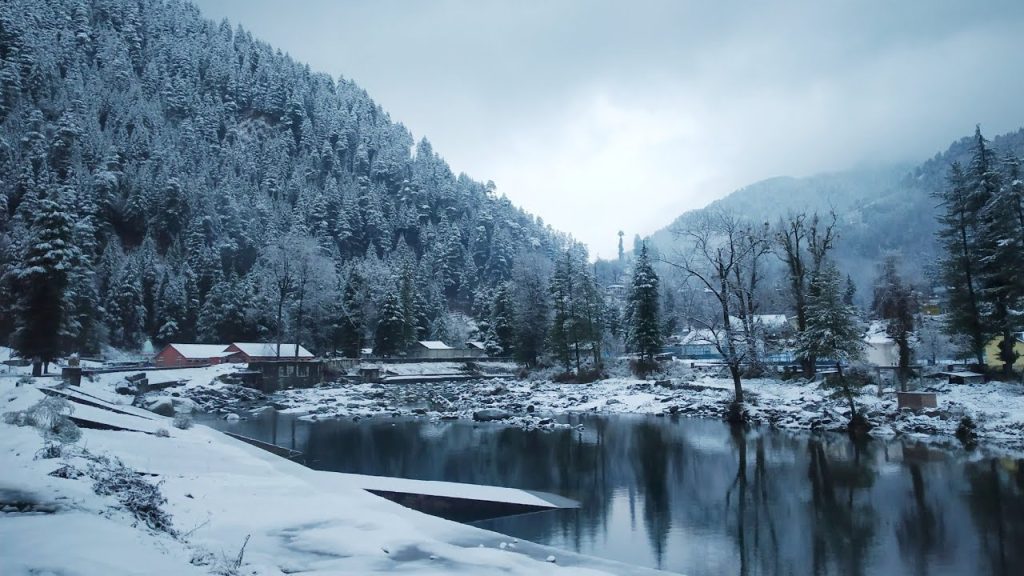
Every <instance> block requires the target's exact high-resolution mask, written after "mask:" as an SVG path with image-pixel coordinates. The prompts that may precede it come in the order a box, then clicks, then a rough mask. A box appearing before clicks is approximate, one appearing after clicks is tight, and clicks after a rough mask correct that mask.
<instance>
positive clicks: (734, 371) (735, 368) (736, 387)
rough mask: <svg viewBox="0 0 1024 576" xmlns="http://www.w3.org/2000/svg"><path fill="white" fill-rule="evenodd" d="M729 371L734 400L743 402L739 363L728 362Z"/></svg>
mask: <svg viewBox="0 0 1024 576" xmlns="http://www.w3.org/2000/svg"><path fill="white" fill-rule="evenodd" d="M729 373H730V374H731V375H732V387H733V391H734V392H735V393H736V401H737V402H743V384H742V383H741V382H740V366H739V364H729Z"/></svg>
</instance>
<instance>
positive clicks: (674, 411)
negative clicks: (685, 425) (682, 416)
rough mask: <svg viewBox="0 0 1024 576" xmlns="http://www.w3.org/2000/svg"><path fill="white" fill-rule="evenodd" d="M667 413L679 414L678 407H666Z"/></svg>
mask: <svg viewBox="0 0 1024 576" xmlns="http://www.w3.org/2000/svg"><path fill="white" fill-rule="evenodd" d="M668 413H669V414H679V406H676V405H675V404H673V405H672V406H669V407H668Z"/></svg>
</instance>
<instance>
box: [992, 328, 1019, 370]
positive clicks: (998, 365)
mask: <svg viewBox="0 0 1024 576" xmlns="http://www.w3.org/2000/svg"><path fill="white" fill-rule="evenodd" d="M1002 342H1003V337H1002V336H996V337H995V338H993V339H991V340H989V341H988V344H986V345H985V364H987V365H988V366H989V367H990V368H994V369H996V370H1001V369H1002V368H1003V361H1002V360H1000V359H999V344H1001V343H1002ZM1013 350H1014V351H1015V352H1016V353H1017V361H1016V362H1014V363H1013V369H1014V370H1024V332H1018V333H1017V343H1016V344H1014V346H1013Z"/></svg>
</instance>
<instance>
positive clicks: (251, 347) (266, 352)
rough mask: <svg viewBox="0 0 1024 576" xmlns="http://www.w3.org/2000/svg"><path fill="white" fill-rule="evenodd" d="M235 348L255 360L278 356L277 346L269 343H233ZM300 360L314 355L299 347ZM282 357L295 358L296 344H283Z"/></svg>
mask: <svg viewBox="0 0 1024 576" xmlns="http://www.w3.org/2000/svg"><path fill="white" fill-rule="evenodd" d="M231 344H232V345H233V346H235V347H236V348H238V349H239V350H241V351H242V353H243V354H245V355H246V356H251V357H253V358H268V357H276V356H277V344H276V343H269V342H232V343H231ZM298 356H299V358H312V357H313V353H312V352H310V351H309V350H306V349H305V348H304V347H302V346H299V354H298ZM281 357H282V358H285V357H289V358H294V357H295V344H294V343H291V344H286V343H284V342H282V343H281Z"/></svg>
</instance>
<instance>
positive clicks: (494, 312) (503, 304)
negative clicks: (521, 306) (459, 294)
mask: <svg viewBox="0 0 1024 576" xmlns="http://www.w3.org/2000/svg"><path fill="white" fill-rule="evenodd" d="M514 313H515V304H514V302H513V300H512V286H511V285H510V283H509V282H502V283H501V284H499V285H498V289H497V291H495V293H494V304H493V305H492V306H491V331H492V334H493V342H494V347H495V349H494V350H493V351H490V350H489V352H490V353H492V354H495V355H504V356H511V355H512V354H513V353H514V350H515V349H514V343H515V315H514Z"/></svg>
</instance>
